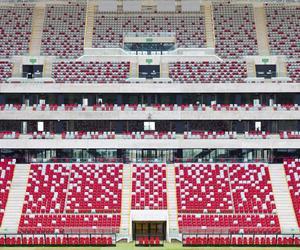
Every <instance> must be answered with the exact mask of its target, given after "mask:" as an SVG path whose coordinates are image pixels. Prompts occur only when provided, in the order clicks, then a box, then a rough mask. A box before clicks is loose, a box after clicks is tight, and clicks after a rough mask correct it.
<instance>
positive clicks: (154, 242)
mask: <svg viewBox="0 0 300 250" xmlns="http://www.w3.org/2000/svg"><path fill="white" fill-rule="evenodd" d="M137 243H138V244H136V245H137V246H159V245H161V241H160V239H159V237H147V236H143V237H138V239H137Z"/></svg>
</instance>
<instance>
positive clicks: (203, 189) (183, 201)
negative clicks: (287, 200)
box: [175, 164, 276, 214]
mask: <svg viewBox="0 0 300 250" xmlns="http://www.w3.org/2000/svg"><path fill="white" fill-rule="evenodd" d="M175 171H176V190H177V201H178V202H177V204H178V210H179V212H185V211H186V212H194V213H207V212H208V213H220V212H221V213H232V212H235V213H262V214H267V213H275V212H276V207H275V202H274V197H273V193H272V187H271V180H270V175H269V170H268V167H267V166H266V165H264V164H230V165H227V164H188V165H183V164H180V166H179V167H176V169H175Z"/></svg>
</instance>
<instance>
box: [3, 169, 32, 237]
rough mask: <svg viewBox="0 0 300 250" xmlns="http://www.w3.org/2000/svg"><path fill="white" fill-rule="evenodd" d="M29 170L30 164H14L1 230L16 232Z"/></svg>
mask: <svg viewBox="0 0 300 250" xmlns="http://www.w3.org/2000/svg"><path fill="white" fill-rule="evenodd" d="M29 171H30V164H16V167H15V171H14V177H13V180H12V185H11V189H10V192H9V195H8V200H7V204H6V208H5V213H4V217H3V221H2V226H1V232H5V233H17V231H18V227H19V221H20V218H21V215H22V209H23V201H24V198H25V193H26V187H27V181H28V177H29Z"/></svg>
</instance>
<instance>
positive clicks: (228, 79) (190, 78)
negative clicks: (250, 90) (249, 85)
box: [169, 61, 247, 83]
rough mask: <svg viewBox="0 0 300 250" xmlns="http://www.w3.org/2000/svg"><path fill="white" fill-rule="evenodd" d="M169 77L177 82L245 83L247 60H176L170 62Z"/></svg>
mask: <svg viewBox="0 0 300 250" xmlns="http://www.w3.org/2000/svg"><path fill="white" fill-rule="evenodd" d="M169 77H170V78H171V79H172V80H173V81H174V82H177V83H245V82H246V78H247V68H246V62H244V61H224V62H193V61H191V62H176V63H170V64H169Z"/></svg>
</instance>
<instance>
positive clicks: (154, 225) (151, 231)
mask: <svg viewBox="0 0 300 250" xmlns="http://www.w3.org/2000/svg"><path fill="white" fill-rule="evenodd" d="M166 224H167V223H166V221H133V222H132V237H133V240H136V239H137V238H139V237H145V236H148V237H159V238H160V240H166Z"/></svg>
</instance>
